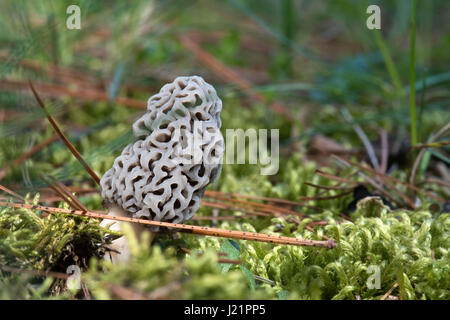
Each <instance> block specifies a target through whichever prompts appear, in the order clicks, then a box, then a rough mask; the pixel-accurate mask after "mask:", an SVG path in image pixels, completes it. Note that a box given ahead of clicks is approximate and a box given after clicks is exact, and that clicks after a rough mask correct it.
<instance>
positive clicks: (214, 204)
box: [202, 200, 269, 217]
mask: <svg viewBox="0 0 450 320" xmlns="http://www.w3.org/2000/svg"><path fill="white" fill-rule="evenodd" d="M202 205H203V206H205V207H211V208H218V209H222V210H235V211H242V212H246V213H248V214H251V215H255V216H263V217H267V216H269V214H268V213H266V212H258V211H253V210H248V209H245V208H241V207H239V206H230V205H227V204H225V203H218V202H209V201H205V200H203V201H202Z"/></svg>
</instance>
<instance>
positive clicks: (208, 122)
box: [100, 76, 224, 231]
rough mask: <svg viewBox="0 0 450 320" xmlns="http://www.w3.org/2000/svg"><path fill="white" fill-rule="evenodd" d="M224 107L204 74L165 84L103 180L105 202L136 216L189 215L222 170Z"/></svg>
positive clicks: (156, 218)
mask: <svg viewBox="0 0 450 320" xmlns="http://www.w3.org/2000/svg"><path fill="white" fill-rule="evenodd" d="M221 110H222V101H221V100H220V99H219V97H218V96H217V93H216V91H215V90H214V88H213V87H212V86H211V85H209V84H208V83H206V82H205V81H204V80H203V79H202V78H201V77H198V76H192V77H178V78H176V79H175V80H174V81H173V82H171V83H169V84H166V85H164V86H163V87H162V88H161V90H160V92H159V93H157V94H155V95H154V96H152V97H150V99H149V100H148V104H147V111H146V113H145V114H144V115H142V116H141V117H140V118H139V119H137V120H136V121H135V122H134V124H133V134H134V137H135V141H134V142H132V143H130V144H129V145H127V146H126V147H125V148H124V149H123V151H122V154H121V155H120V156H119V157H117V158H116V159H115V161H114V164H113V167H112V168H111V169H109V170H108V171H107V172H106V173H105V174H104V175H103V177H102V179H101V180H100V187H101V195H102V198H103V199H104V201H105V203H106V204H107V205H115V206H118V207H121V208H122V209H123V210H124V211H125V212H127V213H128V214H129V215H131V216H132V217H135V218H147V219H150V220H154V221H166V222H173V223H181V222H183V221H186V220H188V219H190V218H191V217H192V216H193V215H194V213H195V212H196V211H197V209H198V208H199V206H200V201H201V198H202V196H203V193H204V192H205V190H206V188H207V186H208V184H209V183H211V182H213V181H214V180H215V179H216V178H217V177H218V176H219V175H220V171H221V162H222V157H223V153H224V141H223V136H222V134H221V132H220V126H221V121H220V111H221ZM152 229H153V231H157V230H158V228H156V227H153V228H152Z"/></svg>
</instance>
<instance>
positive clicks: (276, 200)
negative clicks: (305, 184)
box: [205, 190, 303, 206]
mask: <svg viewBox="0 0 450 320" xmlns="http://www.w3.org/2000/svg"><path fill="white" fill-rule="evenodd" d="M214 194H219V195H222V196H223V197H232V198H248V199H256V200H264V201H268V202H274V203H280V204H288V205H292V206H303V202H296V201H291V200H286V199H280V198H270V197H262V196H253V195H247V194H240V193H228V192H222V191H215V190H206V191H205V196H213V195H214Z"/></svg>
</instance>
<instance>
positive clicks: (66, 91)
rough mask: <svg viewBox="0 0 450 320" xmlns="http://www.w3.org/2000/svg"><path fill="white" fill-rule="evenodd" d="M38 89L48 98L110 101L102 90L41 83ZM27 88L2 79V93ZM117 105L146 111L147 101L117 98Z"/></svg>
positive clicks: (22, 84) (13, 81) (23, 83)
mask: <svg viewBox="0 0 450 320" xmlns="http://www.w3.org/2000/svg"><path fill="white" fill-rule="evenodd" d="M36 87H37V88H38V89H39V91H40V92H42V93H43V94H45V95H46V96H50V97H55V98H60V97H61V96H69V97H73V98H77V99H82V100H85V101H104V102H108V101H109V96H108V94H107V93H106V92H104V91H101V90H96V89H92V88H89V89H88V88H86V87H84V88H73V87H71V86H70V83H68V84H64V85H57V84H48V83H39V84H36ZM26 88H27V83H26V82H23V81H16V80H9V79H0V91H11V90H20V91H22V90H25V89H26ZM114 102H115V103H117V104H119V105H123V106H125V107H129V108H133V109H138V110H143V109H146V107H147V103H146V102H145V101H141V100H136V99H131V98H128V97H117V98H116V99H115V100H114Z"/></svg>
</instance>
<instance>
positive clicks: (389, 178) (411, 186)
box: [348, 161, 445, 202]
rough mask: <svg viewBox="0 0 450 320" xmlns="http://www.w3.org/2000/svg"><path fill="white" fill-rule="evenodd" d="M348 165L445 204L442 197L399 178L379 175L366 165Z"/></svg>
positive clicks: (352, 163) (353, 163) (350, 162)
mask: <svg viewBox="0 0 450 320" xmlns="http://www.w3.org/2000/svg"><path fill="white" fill-rule="evenodd" d="M348 163H349V164H351V165H353V166H355V167H358V168H359V169H361V170H364V171H367V172H370V173H371V174H374V175H378V176H380V177H382V178H383V179H384V181H385V182H387V180H390V181H392V182H395V183H399V184H402V185H404V186H405V187H407V188H409V189H411V190H414V191H416V192H423V193H424V194H426V195H427V196H429V197H430V198H433V199H434V200H436V201H439V202H445V199H442V198H441V197H439V196H436V195H434V194H432V193H430V192H428V191H426V190H422V189H420V188H418V187H416V186H414V185H412V184H410V183H407V182H403V181H401V180H399V179H397V178H394V177H391V176H388V175H385V174H382V173H379V172H377V171H375V170H373V169H372V168H370V167H367V166H364V165H360V164H358V163H355V162H352V161H348Z"/></svg>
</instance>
